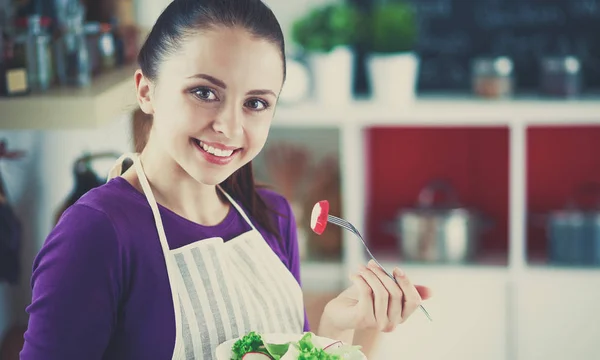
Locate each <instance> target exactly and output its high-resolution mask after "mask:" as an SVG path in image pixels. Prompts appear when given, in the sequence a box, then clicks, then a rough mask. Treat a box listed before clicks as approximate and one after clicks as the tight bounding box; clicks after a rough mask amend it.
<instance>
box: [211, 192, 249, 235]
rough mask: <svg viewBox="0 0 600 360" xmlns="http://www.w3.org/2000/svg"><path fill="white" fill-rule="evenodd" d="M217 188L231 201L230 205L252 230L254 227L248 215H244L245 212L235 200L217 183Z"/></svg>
mask: <svg viewBox="0 0 600 360" xmlns="http://www.w3.org/2000/svg"><path fill="white" fill-rule="evenodd" d="M217 188H218V189H219V190H220V191H221V192H222V193H223V195H225V197H226V198H227V200H229V202H230V203H231V205H233V207H234V208H235V209H236V210H237V211H238V212H239V213H240V215H242V217H243V218H244V220H246V222H247V223H248V225H250V227H251V228H252V230H256V228H255V227H254V224H252V221H250V218H249V217H248V215H246V212H245V211H244V209H242V207H241V206H240V205H239V204H238V203H237V201H235V200H234V199H233V198H232V197H231V196H230V195H229V194H228V193H227V192H226V191H225V190H223V188H222V187H221V185H217Z"/></svg>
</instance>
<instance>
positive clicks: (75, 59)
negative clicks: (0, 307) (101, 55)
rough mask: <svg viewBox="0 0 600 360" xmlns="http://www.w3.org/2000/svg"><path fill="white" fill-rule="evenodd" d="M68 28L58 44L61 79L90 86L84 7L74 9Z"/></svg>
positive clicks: (66, 83)
mask: <svg viewBox="0 0 600 360" xmlns="http://www.w3.org/2000/svg"><path fill="white" fill-rule="evenodd" d="M66 23H67V28H66V30H65V32H64V33H63V34H62V36H61V38H60V40H59V41H58V42H57V45H56V55H57V62H58V64H57V65H58V66H57V68H58V73H59V79H60V81H61V83H62V84H64V85H74V86H88V85H90V84H91V78H92V75H91V73H92V71H91V63H90V56H89V52H88V48H87V41H86V37H85V30H84V25H83V8H82V7H81V6H78V7H77V8H75V9H72V10H71V11H70V12H69V13H68V14H67V18H66Z"/></svg>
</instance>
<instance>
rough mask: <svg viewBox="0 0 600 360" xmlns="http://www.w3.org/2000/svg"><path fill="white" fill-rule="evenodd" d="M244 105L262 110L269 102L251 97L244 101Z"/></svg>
mask: <svg viewBox="0 0 600 360" xmlns="http://www.w3.org/2000/svg"><path fill="white" fill-rule="evenodd" d="M246 107H248V108H250V109H252V110H255V111H262V110H265V109H266V108H268V107H269V104H267V103H266V102H265V101H262V100H258V99H252V100H248V101H247V102H246Z"/></svg>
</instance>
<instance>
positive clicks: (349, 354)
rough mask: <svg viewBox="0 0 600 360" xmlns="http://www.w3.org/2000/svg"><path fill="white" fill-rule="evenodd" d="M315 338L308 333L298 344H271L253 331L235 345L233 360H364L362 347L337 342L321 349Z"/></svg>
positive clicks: (232, 352)
mask: <svg viewBox="0 0 600 360" xmlns="http://www.w3.org/2000/svg"><path fill="white" fill-rule="evenodd" d="M313 336H314V334H313V333H311V332H307V333H305V334H304V336H302V338H301V339H300V340H299V341H297V342H295V341H293V342H287V343H283V344H271V343H268V342H266V341H264V340H263V338H262V337H261V336H260V335H259V334H257V333H256V332H254V331H251V332H249V333H248V334H246V335H245V336H244V337H242V338H241V339H239V340H237V341H236V342H235V343H234V344H233V347H232V349H231V354H232V358H231V360H364V355H363V354H362V352H361V351H360V350H359V349H360V346H357V345H347V344H343V343H342V342H341V341H336V342H334V343H332V344H330V345H328V346H326V347H324V348H320V347H319V346H317V345H315V344H314V343H313Z"/></svg>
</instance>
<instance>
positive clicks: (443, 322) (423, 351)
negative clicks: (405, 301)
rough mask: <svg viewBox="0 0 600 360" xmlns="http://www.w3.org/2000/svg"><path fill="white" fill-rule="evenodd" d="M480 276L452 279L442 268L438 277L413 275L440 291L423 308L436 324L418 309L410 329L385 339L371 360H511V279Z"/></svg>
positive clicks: (408, 324) (407, 326)
mask: <svg viewBox="0 0 600 360" xmlns="http://www.w3.org/2000/svg"><path fill="white" fill-rule="evenodd" d="M473 270H475V269H473ZM475 271H476V270H475ZM475 271H469V273H467V272H466V271H465V272H460V273H457V274H446V271H444V269H443V268H439V269H438V271H437V272H436V273H437V274H435V275H431V274H429V275H422V274H419V273H418V272H414V271H410V270H408V271H407V272H408V274H409V276H410V277H411V279H415V280H416V281H415V282H417V283H422V284H424V285H428V286H431V287H432V289H433V290H434V296H433V297H432V298H431V299H430V300H429V301H426V302H424V304H423V305H424V306H425V308H426V309H427V311H428V312H429V313H430V314H431V316H432V318H433V322H429V320H427V318H426V316H425V315H424V314H423V313H422V312H421V311H420V310H419V309H417V311H416V313H415V314H413V315H412V316H411V318H410V319H409V320H408V321H407V322H406V323H405V324H403V325H401V326H400V327H398V328H397V329H396V330H395V331H394V332H393V333H389V334H383V335H382V336H381V338H380V339H379V344H378V345H377V347H376V350H375V351H374V353H373V355H372V356H371V357H370V360H397V359H411V360H412V359H415V360H442V359H460V360H482V359H485V360H506V359H507V358H508V357H507V336H506V334H507V329H508V327H507V319H508V316H507V287H506V284H507V282H506V277H505V276H504V274H494V273H492V272H490V273H488V272H487V271H485V270H484V271H483V272H484V275H481V276H480V275H471V274H472V273H475ZM429 272H430V271H429Z"/></svg>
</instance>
